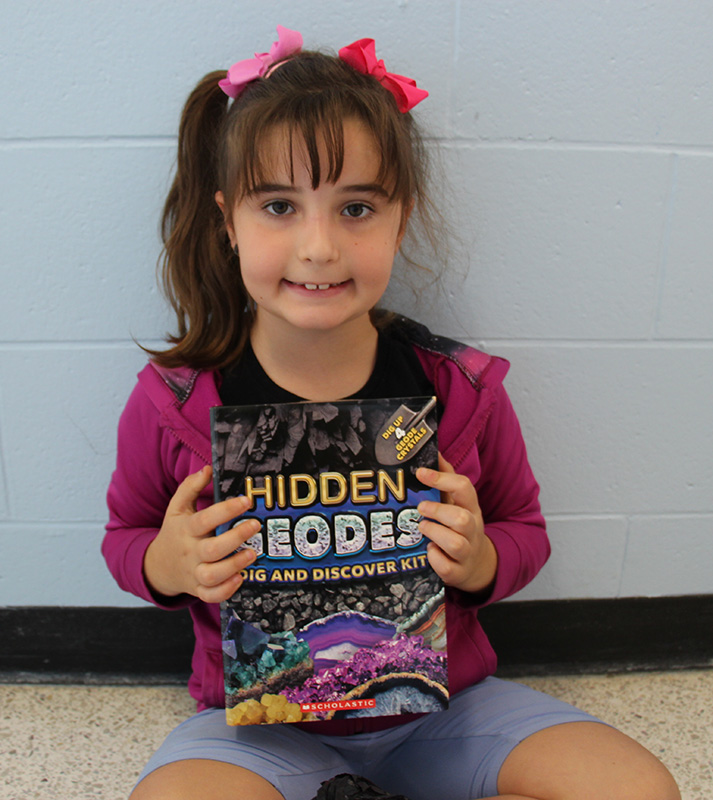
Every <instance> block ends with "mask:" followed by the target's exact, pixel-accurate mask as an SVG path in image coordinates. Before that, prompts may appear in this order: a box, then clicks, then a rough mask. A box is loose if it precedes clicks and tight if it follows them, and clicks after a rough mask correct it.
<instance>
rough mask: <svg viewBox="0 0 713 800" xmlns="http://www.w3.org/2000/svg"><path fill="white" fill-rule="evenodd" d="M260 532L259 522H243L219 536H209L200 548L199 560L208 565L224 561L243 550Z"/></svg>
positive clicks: (254, 520)
mask: <svg viewBox="0 0 713 800" xmlns="http://www.w3.org/2000/svg"><path fill="white" fill-rule="evenodd" d="M259 531H260V521H259V520H257V519H246V520H241V521H240V522H238V523H237V524H236V525H235V526H234V527H232V528H229V529H228V530H227V531H225V532H224V533H221V534H220V535H219V536H207V537H206V538H204V539H203V541H202V542H200V545H199V548H198V558H199V560H200V561H202V562H206V563H210V562H213V561H222V560H223V559H224V558H227V557H228V556H229V555H230V554H231V553H234V552H235V551H237V550H239V549H241V548H242V547H243V546H244V545H245V543H246V542H247V541H248V540H249V539H250V538H251V537H253V536H254V535H255V534H256V533H258V532H259Z"/></svg>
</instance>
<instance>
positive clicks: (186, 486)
mask: <svg viewBox="0 0 713 800" xmlns="http://www.w3.org/2000/svg"><path fill="white" fill-rule="evenodd" d="M212 479H213V469H212V468H211V467H210V466H205V467H203V469H201V470H199V471H198V472H193V473H191V474H190V475H189V476H188V477H187V478H185V479H184V480H183V481H182V482H181V483H180V484H179V486H178V489H176V493H175V494H174V495H173V497H172V498H171V502H170V503H169V504H168V509H167V511H169V512H172V513H174V514H180V513H186V512H192V511H195V510H196V502H197V500H198V498H199V497H200V494H201V492H202V491H203V490H204V489H205V488H206V486H208V484H209V483H210V482H211V480H212Z"/></svg>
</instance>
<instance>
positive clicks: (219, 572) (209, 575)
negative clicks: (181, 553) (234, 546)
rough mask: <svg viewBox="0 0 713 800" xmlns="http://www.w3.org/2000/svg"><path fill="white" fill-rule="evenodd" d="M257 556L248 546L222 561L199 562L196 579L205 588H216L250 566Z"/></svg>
mask: <svg viewBox="0 0 713 800" xmlns="http://www.w3.org/2000/svg"><path fill="white" fill-rule="evenodd" d="M255 558H256V555H255V551H254V550H253V549H251V548H249V547H247V548H245V549H244V550H241V551H240V552H238V553H233V554H232V555H231V556H230V557H229V558H225V559H223V560H222V561H213V562H210V563H203V564H199V565H198V566H197V567H196V569H195V576H196V580H197V581H198V584H199V586H200V587H202V588H203V589H214V588H216V587H219V586H221V585H223V584H225V583H226V582H229V581H230V580H231V579H232V578H233V577H234V576H235V575H238V574H239V573H241V572H242V571H243V570H244V569H246V568H247V567H249V566H250V564H252V563H253V562H254V561H255Z"/></svg>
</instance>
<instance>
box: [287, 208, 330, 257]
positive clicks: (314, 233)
mask: <svg viewBox="0 0 713 800" xmlns="http://www.w3.org/2000/svg"><path fill="white" fill-rule="evenodd" d="M297 254H298V256H299V258H300V260H302V261H307V262H310V263H312V264H315V265H319V264H330V263H332V262H334V261H336V260H337V259H338V258H339V247H338V245H337V232H336V230H335V229H334V225H333V223H332V222H331V221H330V219H329V218H328V216H326V215H323V214H315V215H313V216H309V217H307V218H306V219H305V221H304V224H303V226H302V231H301V235H300V241H299V246H298V253H297Z"/></svg>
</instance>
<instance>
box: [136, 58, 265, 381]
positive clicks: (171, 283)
mask: <svg viewBox="0 0 713 800" xmlns="http://www.w3.org/2000/svg"><path fill="white" fill-rule="evenodd" d="M223 77H225V72H224V71H221V72H212V73H210V74H208V75H206V76H205V77H204V78H203V80H201V81H200V83H199V84H198V85H197V86H196V88H195V89H194V90H193V92H192V94H191V95H190V97H189V98H188V100H187V102H186V105H185V107H184V109H183V114H182V117H181V124H180V127H179V134H178V159H177V165H176V174H175V177H174V180H173V185H172V186H171V189H170V191H169V193H168V196H167V198H166V203H165V205H164V209H163V217H162V222H161V234H162V239H163V243H164V249H163V254H162V257H161V261H160V265H159V266H160V276H161V282H162V286H163V290H164V293H165V295H166V297H167V299H168V301H169V303H170V304H171V307H172V308H173V310H174V312H175V314H176V319H177V325H178V330H177V333H176V334H175V335H170V336H168V337H167V341H168V343H169V344H170V345H172V347H170V348H169V349H168V350H164V351H160V352H158V351H150V350H149V351H148V352H149V353H150V354H151V356H152V357H153V359H154V360H155V361H156V362H157V363H158V364H160V365H161V366H165V367H176V366H184V365H190V366H192V367H196V368H208V367H212V368H220V367H224V366H226V365H227V364H228V363H230V362H231V361H232V360H235V358H237V355H238V354H239V352H240V350H241V349H242V346H243V345H244V343H245V341H246V339H247V336H248V332H249V327H250V322H251V320H250V311H249V301H248V297H247V294H246V292H245V289H244V287H243V285H242V280H241V277H240V266H239V262H238V259H237V257H236V256H235V255H234V254H233V252H232V251H231V249H230V242H229V240H228V237H227V233H226V231H225V225H224V220H223V216H222V213H221V211H220V209H219V207H218V205H217V203H216V202H215V193H216V191H217V190H218V188H219V184H218V176H217V155H218V148H219V141H220V138H221V136H222V130H223V126H224V124H225V118H226V114H227V104H228V98H227V96H226V95H225V94H224V93H223V91H222V89H220V87H219V86H218V81H219V80H220V79H221V78H223Z"/></svg>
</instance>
